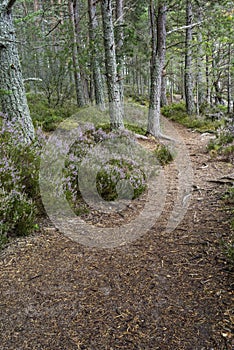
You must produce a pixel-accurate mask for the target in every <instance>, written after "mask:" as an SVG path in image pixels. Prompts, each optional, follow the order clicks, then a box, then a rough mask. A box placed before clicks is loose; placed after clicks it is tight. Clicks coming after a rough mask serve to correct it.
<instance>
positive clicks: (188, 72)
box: [184, 0, 195, 115]
mask: <svg viewBox="0 0 234 350" xmlns="http://www.w3.org/2000/svg"><path fill="white" fill-rule="evenodd" d="M192 21H193V12H192V3H191V1H190V0H187V2H186V26H187V28H186V41H185V51H186V53H185V79H184V88H185V101H186V109H187V113H188V115H193V114H194V112H195V105H194V96H193V76H192V49H191V45H192Z"/></svg>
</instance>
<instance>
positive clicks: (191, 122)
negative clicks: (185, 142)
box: [161, 102, 221, 133]
mask: <svg viewBox="0 0 234 350" xmlns="http://www.w3.org/2000/svg"><path fill="white" fill-rule="evenodd" d="M161 112H162V114H163V115H164V116H165V117H167V118H168V119H170V120H172V121H175V122H177V123H179V124H181V125H183V126H185V127H186V128H189V129H195V130H196V131H198V132H201V133H203V132H215V130H216V129H217V128H218V127H219V126H220V124H221V122H220V121H217V120H216V121H210V120H206V119H205V118H203V117H199V118H195V117H190V116H188V115H187V113H186V106H185V103H184V102H180V103H172V104H170V105H167V106H164V107H162V108H161Z"/></svg>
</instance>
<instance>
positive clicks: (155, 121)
mask: <svg viewBox="0 0 234 350" xmlns="http://www.w3.org/2000/svg"><path fill="white" fill-rule="evenodd" d="M166 12H167V6H166V4H165V3H164V2H163V1H160V2H159V3H158V16H157V30H156V25H155V8H154V1H153V0H151V2H150V15H151V16H150V17H151V29H152V41H151V46H152V58H151V72H150V74H151V85H150V103H149V113H148V126H147V133H149V134H151V135H153V136H155V137H159V136H161V132H160V100H161V83H162V72H163V67H164V63H165V53H166Z"/></svg>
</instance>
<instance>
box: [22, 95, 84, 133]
mask: <svg viewBox="0 0 234 350" xmlns="http://www.w3.org/2000/svg"><path fill="white" fill-rule="evenodd" d="M27 100H28V105H29V109H30V114H31V117H32V120H33V124H34V126H35V127H41V128H42V129H43V130H44V131H47V132H50V131H54V130H55V129H56V128H57V126H58V125H59V123H61V122H62V121H63V120H64V119H66V118H68V117H70V116H71V115H73V114H74V113H76V112H77V111H78V110H79V109H78V107H77V105H76V104H75V103H71V101H69V102H67V103H65V104H64V105H63V106H57V107H53V108H52V107H51V106H49V105H48V102H47V100H46V98H45V97H44V96H43V94H38V95H36V94H31V93H28V94H27Z"/></svg>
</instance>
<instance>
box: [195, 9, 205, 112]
mask: <svg viewBox="0 0 234 350" xmlns="http://www.w3.org/2000/svg"><path fill="white" fill-rule="evenodd" d="M202 19H203V18H202V12H201V8H199V9H198V22H202ZM197 30H198V33H197V41H198V49H197V115H199V112H200V107H201V105H202V103H203V102H204V89H203V79H202V71H203V48H202V42H203V38H202V31H201V28H198V29H197Z"/></svg>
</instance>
